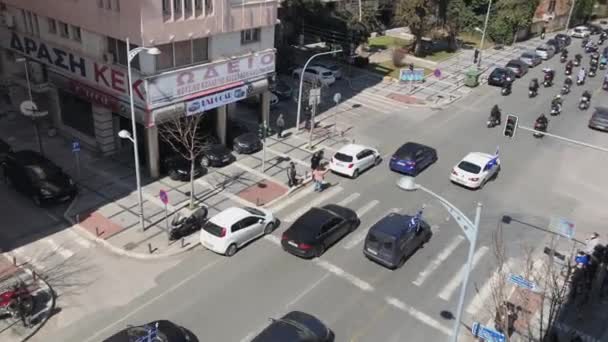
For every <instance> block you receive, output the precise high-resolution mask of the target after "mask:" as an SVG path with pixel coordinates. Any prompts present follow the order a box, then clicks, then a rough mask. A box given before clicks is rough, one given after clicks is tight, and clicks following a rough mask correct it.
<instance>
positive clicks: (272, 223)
mask: <svg viewBox="0 0 608 342" xmlns="http://www.w3.org/2000/svg"><path fill="white" fill-rule="evenodd" d="M278 225H279V221H278V220H277V219H276V218H275V217H274V215H273V214H272V213H271V212H270V211H268V210H265V209H260V208H250V207H243V208H237V207H231V208H228V209H226V210H224V211H222V212H220V213H219V214H217V215H215V216H213V217H212V218H211V219H209V221H207V222H206V223H205V225H203V228H202V229H201V244H202V245H203V247H205V248H207V249H210V250H212V251H214V252H216V253H219V254H224V255H226V256H233V255H234V254H235V253H236V251H237V250H238V249H239V248H241V247H242V246H244V245H245V244H247V243H248V242H249V241H251V240H253V239H256V238H258V237H260V236H262V235H265V234H270V233H272V231H273V230H274V229H275V228H276V227H277V226H278Z"/></svg>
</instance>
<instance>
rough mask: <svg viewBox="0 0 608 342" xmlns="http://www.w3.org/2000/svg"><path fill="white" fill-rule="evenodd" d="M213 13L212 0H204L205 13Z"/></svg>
mask: <svg viewBox="0 0 608 342" xmlns="http://www.w3.org/2000/svg"><path fill="white" fill-rule="evenodd" d="M211 14H213V0H205V15H211Z"/></svg>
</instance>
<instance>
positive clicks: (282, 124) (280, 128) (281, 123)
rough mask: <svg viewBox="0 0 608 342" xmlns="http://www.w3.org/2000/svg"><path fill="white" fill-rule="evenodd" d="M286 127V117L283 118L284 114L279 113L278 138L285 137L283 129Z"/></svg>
mask: <svg viewBox="0 0 608 342" xmlns="http://www.w3.org/2000/svg"><path fill="white" fill-rule="evenodd" d="M284 129H285V118H283V114H282V113H281V114H279V117H278V118H277V138H279V139H281V138H283V130H284Z"/></svg>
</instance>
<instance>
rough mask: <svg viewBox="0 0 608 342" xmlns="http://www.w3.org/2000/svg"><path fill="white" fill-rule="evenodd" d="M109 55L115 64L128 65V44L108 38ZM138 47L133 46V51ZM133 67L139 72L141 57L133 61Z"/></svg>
mask: <svg viewBox="0 0 608 342" xmlns="http://www.w3.org/2000/svg"><path fill="white" fill-rule="evenodd" d="M107 44H108V53H110V54H112V56H113V58H114V63H116V64H120V65H125V66H126V65H127V43H126V42H125V41H124V40H118V39H114V38H111V37H107ZM136 47H137V45H134V44H131V49H135V48H136ZM131 67H133V68H134V69H137V70H139V56H136V57H135V58H133V60H132V61H131Z"/></svg>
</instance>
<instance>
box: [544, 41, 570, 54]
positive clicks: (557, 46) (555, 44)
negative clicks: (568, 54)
mask: <svg viewBox="0 0 608 342" xmlns="http://www.w3.org/2000/svg"><path fill="white" fill-rule="evenodd" d="M546 44H547V45H551V46H553V47H554V48H555V53H558V52H561V51H562V50H563V49H564V47H566V45H565V44H564V43H563V42H562V41H561V40H559V39H549V40H547V43H546Z"/></svg>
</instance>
